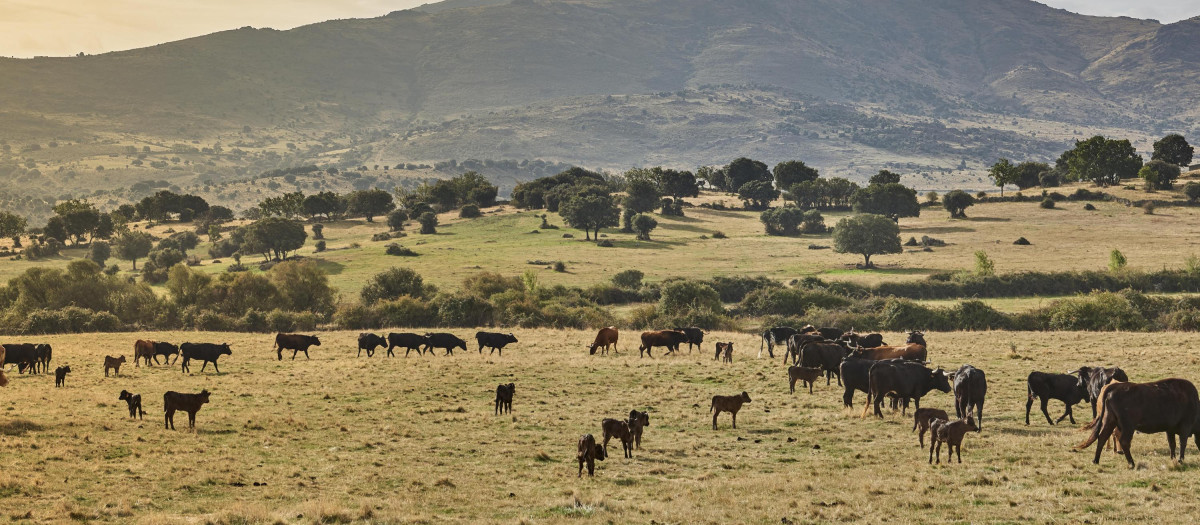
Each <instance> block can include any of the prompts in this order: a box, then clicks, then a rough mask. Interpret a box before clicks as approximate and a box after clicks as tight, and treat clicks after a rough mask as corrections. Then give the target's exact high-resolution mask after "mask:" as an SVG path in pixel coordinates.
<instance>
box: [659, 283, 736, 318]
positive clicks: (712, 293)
mask: <svg viewBox="0 0 1200 525" xmlns="http://www.w3.org/2000/svg"><path fill="white" fill-rule="evenodd" d="M658 308H659V310H660V311H661V312H662V313H664V314H666V315H676V314H681V313H686V312H687V311H689V310H699V311H709V312H716V313H723V312H724V311H725V305H724V304H722V303H721V295H720V294H719V293H717V291H716V290H714V289H713V287H711V286H709V285H707V284H704V283H702V282H699V281H692V280H685V281H672V282H669V283H666V284H664V285H663V287H662V297H661V298H659V300H658Z"/></svg>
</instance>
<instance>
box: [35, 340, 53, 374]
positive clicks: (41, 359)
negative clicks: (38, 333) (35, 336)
mask: <svg viewBox="0 0 1200 525" xmlns="http://www.w3.org/2000/svg"><path fill="white" fill-rule="evenodd" d="M34 349H35V352H36V355H37V362H38V364H39V365H40V366H41V368H42V372H46V371H48V370H50V358H51V357H52V354H53V353H54V349H53V348H51V347H50V345H48V344H46V343H42V344H39V345H37V346H36V347H34Z"/></svg>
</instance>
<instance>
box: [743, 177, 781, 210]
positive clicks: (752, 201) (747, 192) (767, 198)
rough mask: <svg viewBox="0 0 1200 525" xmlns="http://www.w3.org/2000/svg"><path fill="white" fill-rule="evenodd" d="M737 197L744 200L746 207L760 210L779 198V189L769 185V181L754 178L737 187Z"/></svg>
mask: <svg viewBox="0 0 1200 525" xmlns="http://www.w3.org/2000/svg"><path fill="white" fill-rule="evenodd" d="M738 197H740V198H741V199H742V200H743V201H745V202H746V207H747V208H748V209H752V210H762V209H765V208H766V207H767V206H770V205H771V201H773V200H775V199H778V198H779V190H777V189H775V187H774V186H771V181H765V180H754V181H750V182H747V183H745V184H743V185H742V187H741V188H738Z"/></svg>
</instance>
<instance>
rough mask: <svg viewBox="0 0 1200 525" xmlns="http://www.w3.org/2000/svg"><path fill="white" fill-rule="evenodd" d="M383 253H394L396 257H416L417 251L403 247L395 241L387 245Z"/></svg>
mask: <svg viewBox="0 0 1200 525" xmlns="http://www.w3.org/2000/svg"><path fill="white" fill-rule="evenodd" d="M385 253H387V254H388V255H394V256H396V257H416V256H417V255H418V254H417V252H414V251H412V249H411V248H405V247H403V246H400V245H399V244H396V243H392V244H389V245H387V250H386V251H385Z"/></svg>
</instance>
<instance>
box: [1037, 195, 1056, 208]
mask: <svg viewBox="0 0 1200 525" xmlns="http://www.w3.org/2000/svg"><path fill="white" fill-rule="evenodd" d="M1040 206H1041V207H1042V208H1045V209H1047V210H1050V209H1054V199H1051V198H1050V197H1046V198H1044V199H1042V203H1041V205H1040Z"/></svg>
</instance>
